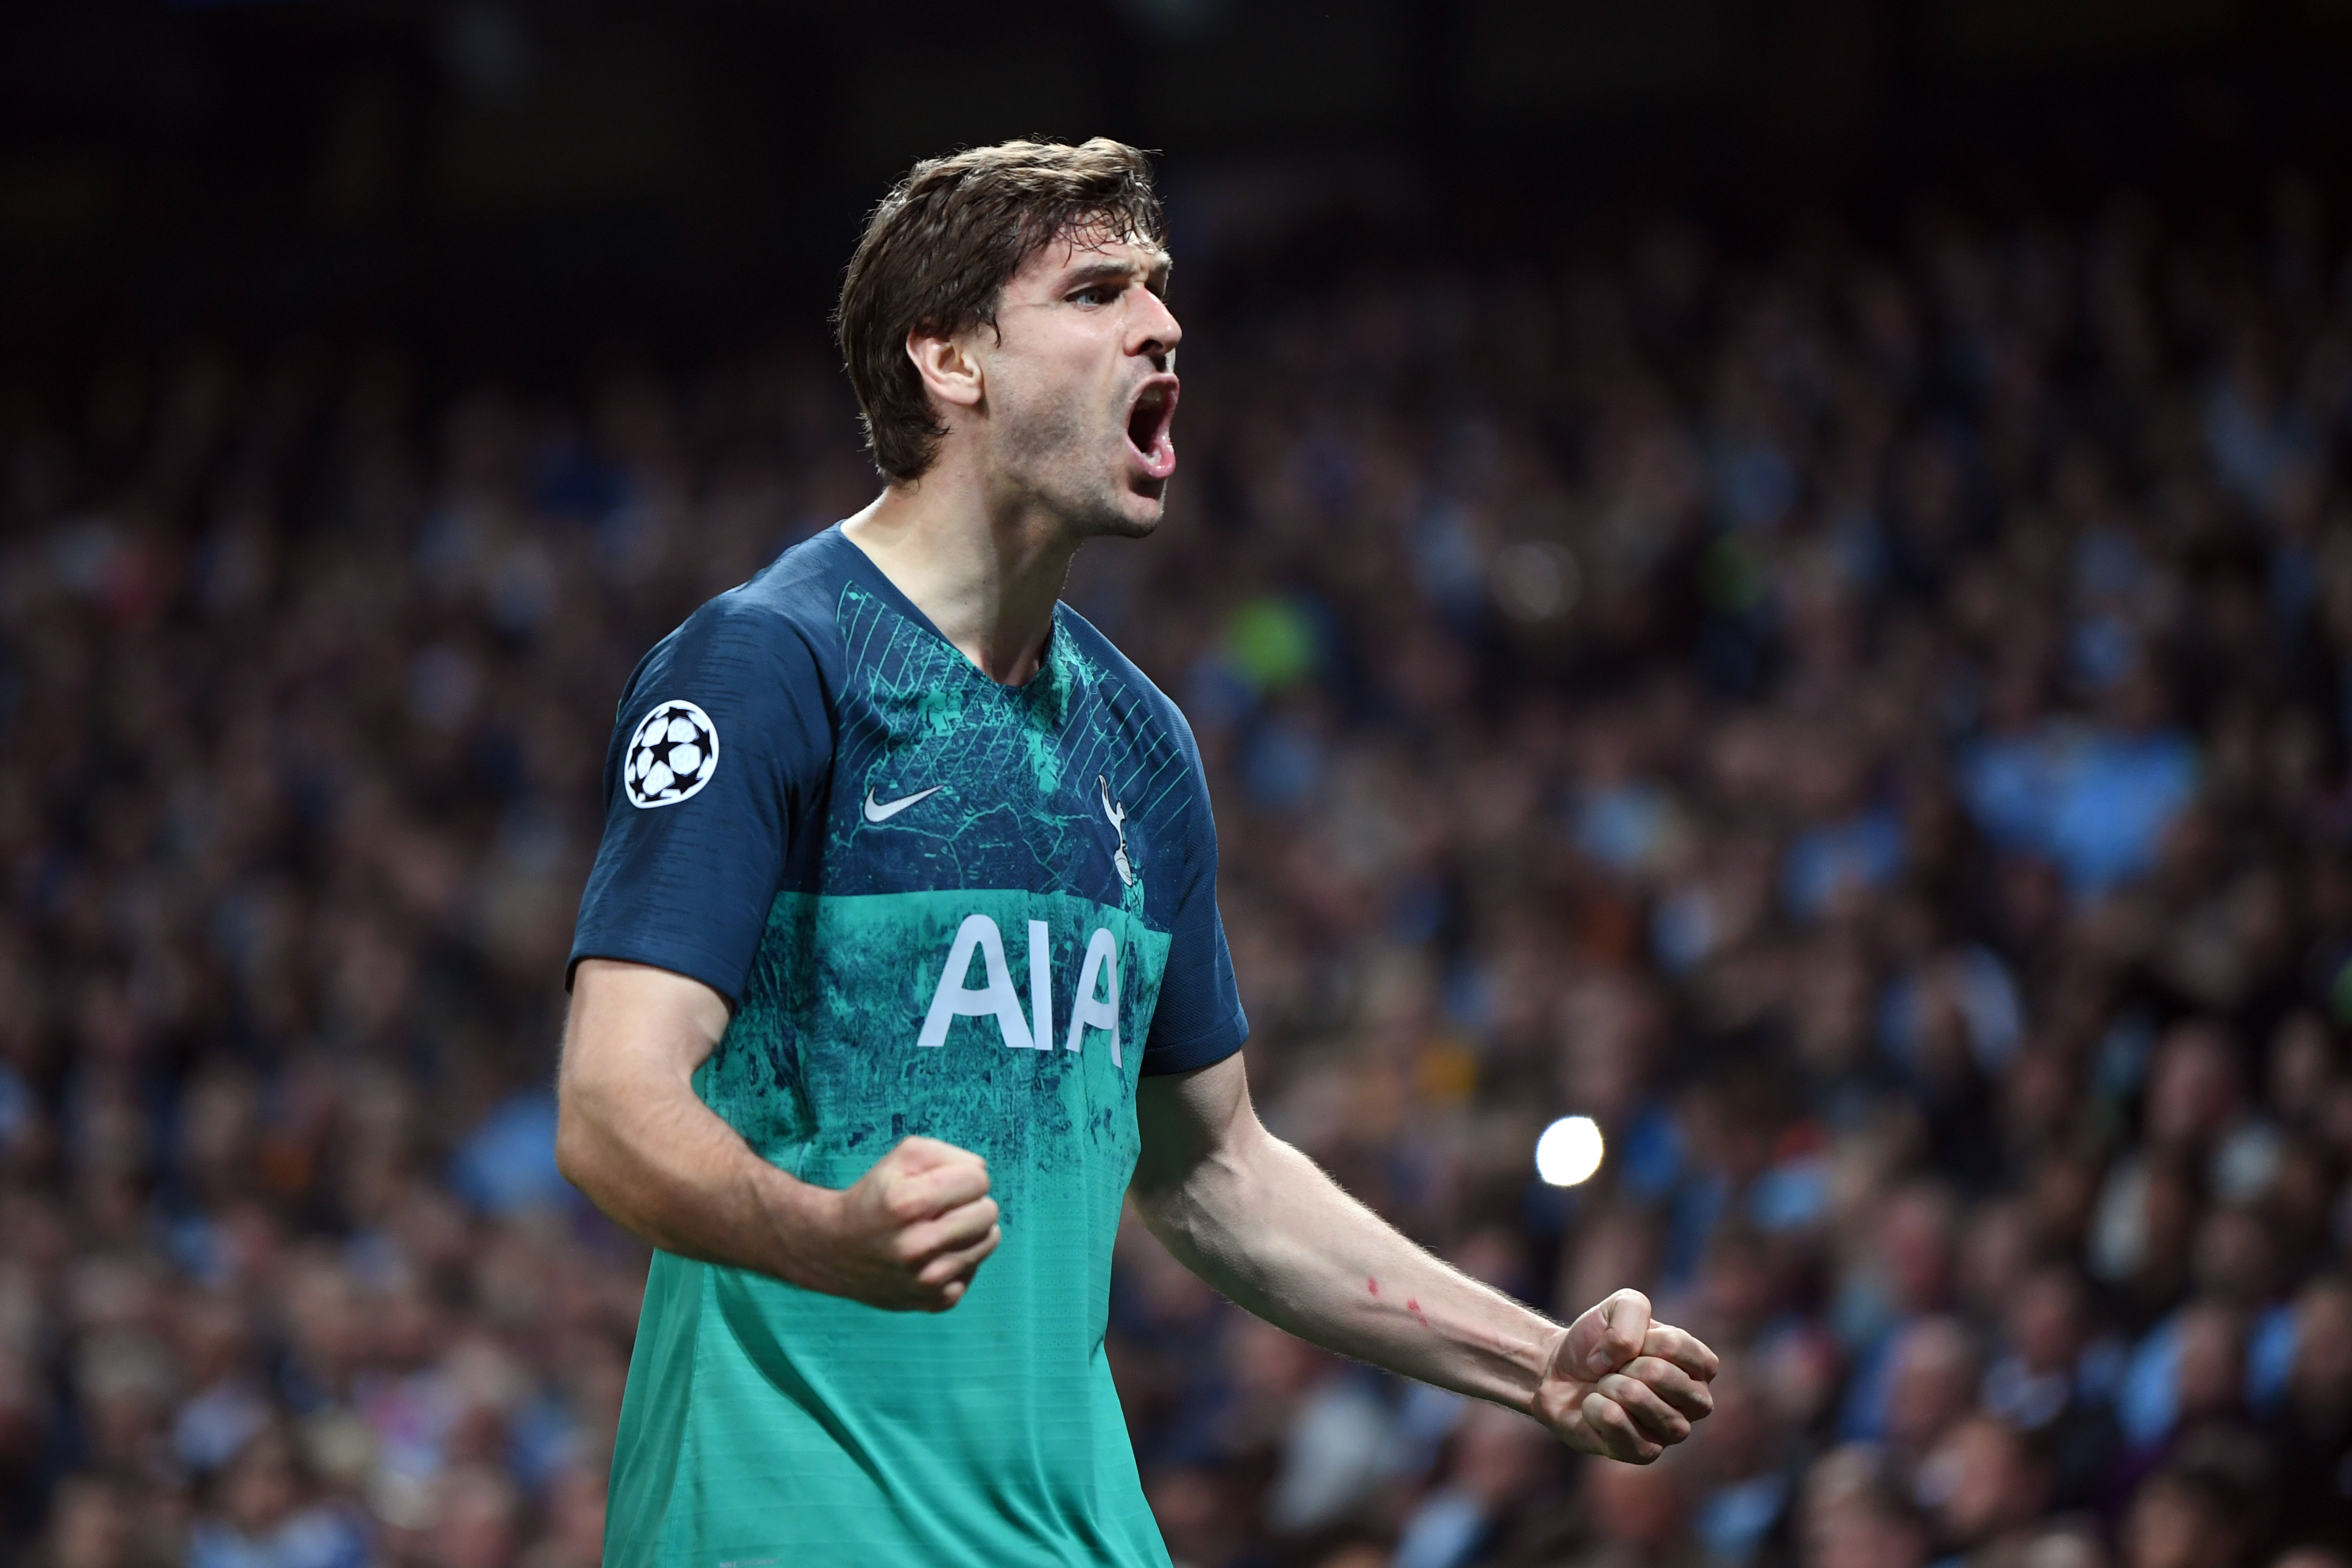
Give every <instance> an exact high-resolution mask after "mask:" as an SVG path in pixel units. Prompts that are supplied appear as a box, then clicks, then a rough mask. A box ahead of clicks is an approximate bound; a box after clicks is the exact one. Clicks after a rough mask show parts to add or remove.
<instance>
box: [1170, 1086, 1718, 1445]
mask: <svg viewBox="0 0 2352 1568" xmlns="http://www.w3.org/2000/svg"><path fill="white" fill-rule="evenodd" d="M1137 1112H1138V1115H1139V1118H1140V1121H1141V1124H1142V1132H1143V1152H1142V1157H1141V1160H1140V1161H1139V1163H1138V1165H1137V1167H1136V1174H1135V1184H1134V1188H1133V1192H1134V1196H1135V1200H1136V1204H1137V1206H1138V1208H1139V1210H1140V1211H1141V1213H1142V1215H1143V1220H1144V1223H1145V1224H1146V1225H1147V1226H1150V1229H1151V1232H1152V1234H1153V1235H1154V1236H1156V1237H1159V1238H1160V1241H1161V1242H1162V1243H1164V1244H1165V1245H1166V1246H1167V1247H1168V1249H1169V1250H1170V1251H1171V1252H1172V1253H1174V1254H1175V1255H1176V1257H1177V1258H1180V1259H1181V1260H1182V1261H1183V1262H1184V1263H1185V1264H1186V1265H1187V1266H1188V1267H1189V1268H1192V1271H1193V1272H1195V1273H1197V1274H1199V1275H1200V1276H1201V1277H1202V1279H1206V1280H1207V1281H1208V1282H1209V1283H1210V1284H1212V1285H1213V1286H1215V1287H1216V1288H1217V1289H1219V1290H1221V1291H1223V1292H1224V1294H1225V1295H1227V1296H1228V1297H1230V1298H1232V1299H1233V1300H1234V1301H1235V1302H1236V1303H1237V1304H1239V1305H1240V1306H1242V1307H1244V1308H1245V1309H1247V1310H1250V1311H1252V1312H1255V1313H1256V1314H1257V1315H1258V1316H1259V1317H1262V1318H1265V1320H1267V1321H1269V1322H1272V1323H1275V1324H1276V1325H1277V1326H1278V1327H1281V1328H1283V1329H1286V1330H1288V1331H1290V1332H1292V1333H1294V1334H1297V1336H1299V1337H1300V1338H1301V1339H1305V1340H1309V1341H1312V1342H1314V1343H1316V1344H1318V1345H1321V1346H1323V1347H1324V1348H1325V1349H1327V1350H1332V1351H1337V1352H1340V1353H1341V1354H1343V1355H1349V1356H1353V1357H1355V1358H1356V1359H1358V1360H1360V1361H1365V1362H1369V1363H1372V1364H1373V1365H1375V1366H1381V1367H1386V1368H1387V1369H1389V1370H1390V1371H1391V1372H1395V1373H1402V1375H1404V1376H1407V1377H1412V1378H1417V1379H1419V1380H1421V1381H1422V1382H1424V1383H1433V1384H1437V1385H1438V1386H1440V1387H1443V1388H1450V1389H1454V1390H1455V1391H1456V1392H1458V1393H1462V1394H1471V1395H1473V1396H1475V1397H1476V1398H1480V1399H1486V1400H1492V1401H1494V1402H1495V1403H1496V1404H1498V1405H1507V1406H1509V1407H1510V1408H1512V1409H1515V1410H1520V1411H1524V1412H1526V1413H1527V1414H1528V1415H1533V1416H1535V1417H1536V1418H1537V1419H1538V1420H1539V1421H1541V1422H1543V1423H1544V1424H1545V1425H1546V1426H1549V1427H1550V1428H1551V1429H1552V1430H1553V1431H1554V1432H1556V1433H1557V1434H1559V1436H1560V1437H1561V1439H1562V1440H1563V1441H1565V1442H1567V1443H1568V1444H1569V1445H1570V1446H1571V1447H1577V1448H1581V1449H1583V1450H1585V1451H1587V1452H1590V1453H1599V1454H1607V1455H1609V1456H1610V1457H1612V1458H1621V1459H1630V1460H1633V1461H1635V1462H1638V1463H1647V1462H1648V1461H1649V1460H1651V1459H1654V1458H1657V1456H1658V1455H1659V1454H1660V1453H1661V1452H1663V1451H1664V1447H1665V1446H1666V1445H1667V1444H1670V1443H1675V1442H1679V1441H1681V1440H1682V1438H1684V1437H1685V1436H1688V1435H1689V1432H1690V1423H1691V1422H1692V1421H1693V1420H1695V1419H1696V1418H1698V1417H1700V1416H1703V1415H1706V1413H1707V1411H1708V1410H1710V1409H1711V1408H1713V1396H1712V1395H1711V1394H1709V1392H1708V1390H1707V1386H1706V1384H1707V1381H1708V1380H1709V1379H1711V1378H1712V1377H1713V1376H1714V1375H1715V1368H1716V1358H1715V1354H1714V1352H1711V1351H1709V1350H1708V1349H1707V1348H1706V1346H1705V1345H1703V1344H1700V1343H1699V1342H1697V1341H1696V1340H1694V1339H1692V1338H1691V1337H1690V1336H1689V1335H1688V1334H1685V1333H1684V1332H1683V1331H1680V1330H1679V1329H1673V1328H1669V1327H1666V1326H1665V1325H1664V1324H1654V1323H1652V1322H1651V1321H1650V1313H1649V1302H1648V1301H1647V1300H1646V1299H1644V1298H1643V1297H1642V1296H1641V1295H1640V1294H1639V1293H1638V1292H1636V1291H1632V1290H1621V1291H1619V1292H1618V1293H1617V1294H1616V1295H1614V1296H1612V1297H1611V1298H1610V1299H1609V1300H1607V1301H1604V1302H1602V1303H1601V1304H1600V1305H1599V1306H1596V1307H1594V1308H1593V1309H1592V1310H1590V1311H1588V1312H1586V1313H1585V1314H1584V1315H1583V1316H1582V1317H1580V1318H1579V1319H1578V1320H1577V1321H1576V1322H1574V1323H1573V1324H1570V1325H1568V1326H1566V1327H1563V1326H1561V1325H1560V1324H1558V1323H1555V1322H1553V1321H1550V1320H1549V1319H1548V1318H1546V1317H1544V1316H1543V1315H1542V1314H1541V1313H1539V1312H1536V1311H1533V1310H1530V1309H1528V1308H1527V1307H1525V1306H1522V1305H1521V1304H1520V1303H1518V1302H1517V1301H1514V1300H1511V1299H1510V1298H1509V1297H1507V1296H1505V1295H1503V1294H1502V1293H1501V1292H1499V1291H1496V1290H1492V1289H1488V1288H1486V1286H1484V1285H1481V1284H1479V1283H1478V1282H1477V1281H1476V1280H1475V1279H1469V1278H1468V1277H1466V1276H1465V1275H1463V1274H1462V1273H1460V1272H1458V1271H1457V1270H1455V1269H1454V1268H1448V1267H1447V1266H1446V1265H1445V1264H1444V1263H1443V1262H1441V1261H1439V1260H1438V1259H1437V1258H1433V1257H1432V1256H1430V1255H1429V1254H1428V1253H1427V1252H1424V1251H1423V1250H1422V1249H1421V1248H1420V1247H1417V1246H1415V1245H1414V1244H1413V1243H1412V1241H1410V1240H1408V1239H1407V1238H1406V1237H1403V1236H1402V1235H1401V1234H1399V1233H1398V1232H1397V1231H1396V1230H1395V1229H1394V1228H1393V1227H1391V1226H1390V1225H1389V1224H1388V1223H1387V1222H1386V1221H1384V1220H1382V1219H1381V1217H1380V1216H1379V1215H1375V1214H1374V1213H1372V1212H1371V1210H1370V1209H1368V1208H1366V1207H1365V1206H1364V1205H1361V1204H1360V1203H1358V1202H1357V1201H1356V1200H1355V1199H1353V1198H1351V1197H1349V1195H1348V1194H1346V1193H1345V1192H1343V1191H1341V1190H1340V1188H1339V1184H1337V1183H1336V1182H1334V1181H1332V1180H1331V1178H1330V1177H1329V1176H1328V1174H1326V1173H1324V1172H1323V1170H1322V1169H1321V1168H1320V1167H1318V1165H1316V1163H1314V1162H1313V1161H1311V1160H1309V1159H1307V1156H1306V1155H1304V1154H1302V1153H1300V1152H1298V1151H1297V1150H1296V1149H1294V1148H1292V1147H1291V1146H1290V1145H1288V1144H1287V1143H1285V1142H1282V1141H1281V1140H1280V1139H1277V1138H1276V1137H1275V1136H1274V1135H1273V1134H1272V1133H1270V1132H1268V1131H1266V1130H1265V1127H1264V1125H1263V1124H1261V1123H1260V1122H1259V1121H1258V1119H1257V1113H1256V1111H1255V1110H1254V1109H1253V1108H1252V1106H1251V1104H1250V1100H1249V1084H1248V1079H1247V1078H1246V1077H1245V1075H1244V1070H1243V1067H1242V1058H1241V1057H1240V1056H1238V1055H1235V1056H1232V1057H1229V1058H1226V1059H1225V1060H1223V1061H1222V1062H1218V1063H1216V1064H1214V1065H1213V1066H1211V1067H1206V1068H1200V1069H1199V1070H1197V1071H1194V1072H1190V1073H1176V1074H1170V1075H1168V1076H1166V1077H1157V1078H1147V1079H1144V1080H1143V1083H1142V1085H1141V1087H1140V1089H1139V1092H1138V1096H1137Z"/></svg>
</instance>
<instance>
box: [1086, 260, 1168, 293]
mask: <svg viewBox="0 0 2352 1568" xmlns="http://www.w3.org/2000/svg"><path fill="white" fill-rule="evenodd" d="M1173 265H1174V263H1173V262H1172V261H1171V260H1170V258H1168V257H1167V256H1166V255H1164V254H1163V255H1160V256H1158V257H1156V258H1153V260H1152V262H1151V264H1150V266H1148V267H1139V266H1137V265H1136V264H1135V263H1134V262H1131V261H1089V262H1087V263H1086V264H1085V265H1084V266H1082V267H1076V268H1071V270H1070V273H1069V276H1068V277H1067V278H1066V279H1064V280H1063V283H1062V287H1063V289H1065V290H1068V289H1083V288H1085V287H1086V286H1087V285H1088V284H1089V283H1108V282H1111V281H1114V280H1116V281H1118V282H1124V281H1126V280H1127V279H1130V278H1133V277H1134V276H1136V274H1138V273H1141V274H1142V275H1143V286H1144V287H1145V288H1147V289H1151V290H1153V291H1154V292H1155V293H1156V292H1158V291H1159V290H1160V289H1164V288H1166V287H1167V286H1168V273H1169V270H1170V269H1171V267H1173Z"/></svg>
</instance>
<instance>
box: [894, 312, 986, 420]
mask: <svg viewBox="0 0 2352 1568" xmlns="http://www.w3.org/2000/svg"><path fill="white" fill-rule="evenodd" d="M907 357H908V359H910V360H912V361H914V362H915V374H917V375H919V376H921V377H922V378H923V390H924V391H926V392H928V393H929V394H930V395H932V396H933V397H935V398H937V399H939V401H940V403H941V404H943V405H946V406H948V407H950V408H976V407H978V406H979V405H980V399H981V394H982V375H981V370H980V359H979V356H978V355H977V354H975V353H972V342H971V333H970V332H959V333H958V334H956V335H955V336H954V337H939V336H935V335H933V334H930V333H928V332H923V331H911V332H908V334H907Z"/></svg>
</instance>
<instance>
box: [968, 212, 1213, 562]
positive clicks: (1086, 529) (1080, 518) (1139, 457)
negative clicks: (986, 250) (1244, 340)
mask: <svg viewBox="0 0 2352 1568" xmlns="http://www.w3.org/2000/svg"><path fill="white" fill-rule="evenodd" d="M1167 283H1168V258H1167V256H1166V254H1165V253H1163V252H1161V251H1160V250H1158V249H1155V248H1153V247H1150V246H1148V245H1144V244H1141V243H1139V242H1137V241H1134V240H1112V239H1107V238H1103V237H1087V236H1083V235H1082V236H1078V237H1075V238H1068V237H1066V238H1063V239H1059V240H1056V241H1055V242H1054V243H1052V244H1050V245H1047V246H1045V247H1044V248H1043V249H1041V250H1039V251H1038V252H1037V253H1036V254H1035V255H1034V256H1032V257H1031V258H1029V260H1028V262H1027V264H1026V265H1024V267H1023V268H1021V270H1020V271H1019V272H1017V273H1015V274H1014V275H1013V279H1012V280H1011V281H1010V282H1008V283H1007V284H1005V286H1004V293H1003V298H1002V299H1001V300H999V302H998V305H997V311H996V331H994V332H991V331H988V330H987V329H985V328H982V329H980V330H978V331H975V332H974V333H973V334H972V337H971V349H972V352H973V353H975V355H976V356H977V357H978V359H979V363H980V365H981V374H982V402H981V411H982V413H983V414H985V416H986V419H985V422H984V424H983V425H982V438H983V440H984V441H985V443H986V449H985V456H984V462H985V467H986V472H987V476H988V481H989V485H990V488H991V489H992V491H993V492H994V499H999V500H1020V501H1028V502H1034V503H1037V504H1042V505H1043V506H1044V507H1045V510H1049V511H1051V512H1053V513H1055V515H1057V516H1058V517H1060V518H1061V519H1062V520H1063V521H1064V522H1065V523H1066V524H1067V525H1068V526H1069V527H1071V528H1072V529H1073V530H1074V531H1076V532H1077V533H1078V534H1080V535H1081V536H1091V535H1094V534H1104V533H1108V534H1118V535H1123V536H1125V537H1128V538H1140V537H1141V536H1143V535H1144V534H1147V533H1150V531H1152V530H1153V529H1154V528H1157V527H1158V526H1159V524H1160V509H1161V505H1162V500H1163V497H1164V496H1165V495H1166V492H1167V489H1168V477H1169V476H1170V475H1171V474H1172V473H1174V472H1175V471H1176V445H1175V441H1174V439H1173V437H1171V434H1170V426H1171V422H1172V421H1173V419H1174V417H1175V414H1176V376H1175V374H1174V371H1175V361H1176V344H1177V341H1178V340H1179V339H1181V337H1182V336H1183V329H1181V327H1179V326H1178V325H1177V324H1176V318H1175V317H1174V316H1173V315H1171V314H1170V312H1169V310H1168V304H1167V301H1166V300H1163V299H1162V298H1161V297H1160V296H1161V292H1162V290H1164V289H1166V287H1167Z"/></svg>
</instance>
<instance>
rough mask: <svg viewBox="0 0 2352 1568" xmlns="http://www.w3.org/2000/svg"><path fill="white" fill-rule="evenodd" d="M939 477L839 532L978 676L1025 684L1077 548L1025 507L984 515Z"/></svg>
mask: <svg viewBox="0 0 2352 1568" xmlns="http://www.w3.org/2000/svg"><path fill="white" fill-rule="evenodd" d="M944 468H946V465H945V464H944V463H943V464H942V465H940V466H939V467H935V468H932V470H931V471H930V472H929V473H927V474H925V475H924V476H923V478H922V479H921V480H920V481H919V483H915V484H894V485H891V486H890V487H888V488H887V489H885V490H884V491H883V492H882V494H881V495H880V496H879V497H877V499H876V500H875V501H874V503H873V504H872V505H870V506H868V507H867V508H866V510H863V511H861V512H859V513H858V514H857V515H856V517H853V518H851V519H850V520H849V521H848V522H847V523H845V525H844V526H843V528H842V531H843V533H845V535H847V536H848V538H849V541H850V542H852V543H853V544H856V546H857V547H858V548H859V549H860V550H863V551H864V552H866V555H867V557H868V558H869V559H871V560H872V561H873V563H874V564H875V565H876V566H877V567H878V568H879V569H880V570H881V573H882V574H883V575H884V576H885V577H887V578H888V579H890V583H891V585H892V586H894V587H896V588H897V589H898V591H899V592H900V593H902V594H904V595H907V597H908V599H909V600H911V601H913V603H914V605H915V607H916V608H917V609H919V610H920V611H922V612H923V614H924V615H926V616H929V617H930V622H931V625H933V626H937V627H938V628H939V629H940V636H942V637H946V638H947V639H948V641H950V642H951V643H953V644H954V645H955V646H956V647H958V648H959V649H961V650H962V653H963V656H964V657H965V658H969V659H971V662H972V663H973V664H974V665H976V666H978V667H979V668H980V671H981V673H982V674H983V675H985V676H987V677H988V678H989V679H991V680H993V681H996V682H998V683H1000V684H1002V685H1005V686H1020V685H1024V684H1025V683H1026V682H1027V681H1028V679H1029V678H1030V677H1031V676H1033V675H1034V674H1036V673H1037V667H1038V665H1039V663H1040V662H1041V661H1042V660H1043V659H1044V658H1045V639H1046V637H1047V636H1048V635H1049V634H1050V633H1051V632H1052V631H1053V628H1054V602H1055V600H1056V599H1057V598H1059V597H1060V596H1061V593H1062V584H1063V583H1064V582H1065V581H1066V579H1067V578H1068V576H1069V574H1070V561H1071V558H1072V557H1074V556H1075V555H1076V553H1077V550H1078V542H1077V540H1076V538H1075V537H1073V536H1072V535H1071V533H1070V532H1069V531H1068V529H1066V527H1064V526H1063V525H1062V524H1061V522H1060V521H1059V520H1058V519H1057V518H1055V517H1054V516H1053V515H1051V514H1050V513H1048V512H1046V511H1045V510H1043V509H1041V508H1039V507H1038V506H1036V505H1034V503H1032V504H1026V505H1022V504H1013V505H1005V506H995V507H992V506H990V505H989V504H987V501H986V499H985V497H984V496H983V495H982V489H981V487H980V486H978V485H975V484H960V483H958V482H956V480H957V478H958V476H957V475H955V474H954V473H953V472H951V471H943V469H944Z"/></svg>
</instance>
